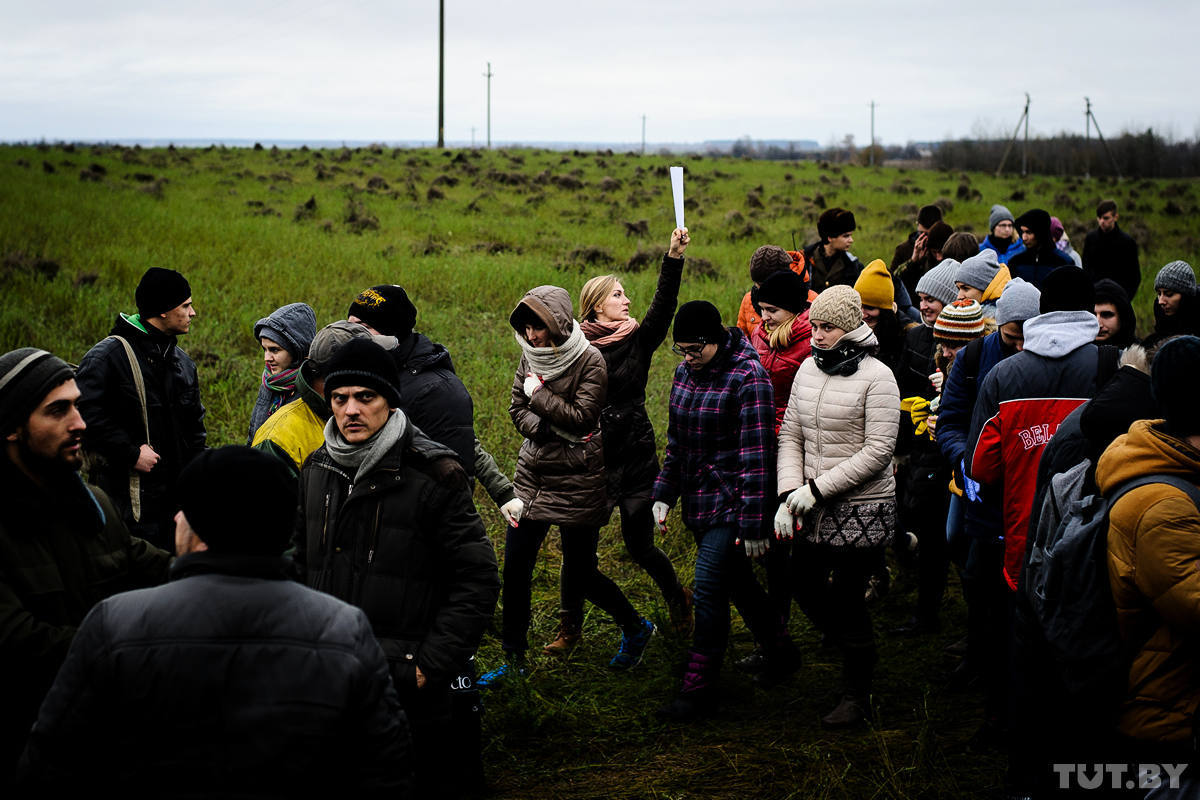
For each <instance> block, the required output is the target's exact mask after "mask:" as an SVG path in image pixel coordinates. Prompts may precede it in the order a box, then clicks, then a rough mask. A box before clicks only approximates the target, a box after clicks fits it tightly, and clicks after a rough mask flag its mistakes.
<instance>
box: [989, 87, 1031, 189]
mask: <svg viewBox="0 0 1200 800" xmlns="http://www.w3.org/2000/svg"><path fill="white" fill-rule="evenodd" d="M1022 122H1024V123H1025V152H1024V154H1023V155H1022V156H1021V175H1022V177H1024V175H1025V172H1026V168H1027V163H1028V162H1027V159H1028V157H1029V92H1026V93H1025V110H1024V111H1022V112H1021V118H1020V119H1018V120H1017V127H1016V128H1013V134H1012V138H1011V139H1009V140H1008V147H1005V148H1004V155H1002V156H1001V157H1000V166H998V167H996V177H997V178H999V177H1000V173H1001V172H1003V171H1004V162H1005V161H1008V154H1009V153H1011V152H1012V148H1013V145H1014V144H1015V143H1016V141H1017V134H1018V133H1020V132H1021V123H1022Z"/></svg>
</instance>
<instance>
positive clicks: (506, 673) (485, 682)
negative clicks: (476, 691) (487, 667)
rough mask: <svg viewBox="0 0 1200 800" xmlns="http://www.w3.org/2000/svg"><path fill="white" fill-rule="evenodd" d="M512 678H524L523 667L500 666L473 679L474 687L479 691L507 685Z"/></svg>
mask: <svg viewBox="0 0 1200 800" xmlns="http://www.w3.org/2000/svg"><path fill="white" fill-rule="evenodd" d="M513 677H522V678H523V677H525V668H524V667H514V666H512V665H511V664H501V665H500V666H498V667H496V668H495V669H494V670H491V671H490V672H485V673H483V674H482V675H480V676H479V677H478V678H476V679H475V685H476V686H477V687H479V688H480V689H490V688H493V687H496V686H500V685H501V684H504V683H507V682H508V681H510V680H511V679H512V678H513Z"/></svg>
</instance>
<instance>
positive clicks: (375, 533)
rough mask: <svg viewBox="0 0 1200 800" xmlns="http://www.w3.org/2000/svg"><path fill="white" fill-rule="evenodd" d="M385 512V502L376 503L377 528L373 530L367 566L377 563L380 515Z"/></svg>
mask: <svg viewBox="0 0 1200 800" xmlns="http://www.w3.org/2000/svg"><path fill="white" fill-rule="evenodd" d="M382 510H383V501H382V500H379V501H378V502H376V503H375V526H374V527H373V528H372V529H371V547H370V549H369V550H367V566H368V567H369V566H371V564H372V563H373V562H374V561H375V548H377V547H378V546H379V515H380V513H381V512H382Z"/></svg>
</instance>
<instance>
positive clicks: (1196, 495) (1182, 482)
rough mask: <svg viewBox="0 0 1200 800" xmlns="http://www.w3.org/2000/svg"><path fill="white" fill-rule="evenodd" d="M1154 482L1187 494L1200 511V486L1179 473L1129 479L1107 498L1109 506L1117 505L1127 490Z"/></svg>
mask: <svg viewBox="0 0 1200 800" xmlns="http://www.w3.org/2000/svg"><path fill="white" fill-rule="evenodd" d="M1152 483H1165V484H1167V485H1168V486H1173V487H1175V488H1176V489H1178V490H1179V491H1181V492H1183V493H1184V494H1186V495H1187V496H1188V499H1189V500H1191V501H1192V504H1193V505H1195V506H1196V509H1197V511H1200V486H1196V484H1194V483H1192V482H1191V481H1189V480H1186V479H1185V478H1181V477H1179V476H1178V475H1166V474H1157V475H1139V476H1138V477H1136V478H1131V479H1129V480H1128V481H1126V482H1125V483H1122V484H1121V485H1120V486H1118V487H1117V489H1116V491H1115V492H1113V495H1112V497H1109V498H1107V499H1108V507H1109V508H1112V507H1113V506H1114V505H1116V504H1117V501H1118V500H1120V499H1121V498H1122V497H1124V496H1125V494H1126V493H1127V492H1130V491H1132V490H1134V489H1137V488H1138V487H1140V486H1149V485H1150V484H1152Z"/></svg>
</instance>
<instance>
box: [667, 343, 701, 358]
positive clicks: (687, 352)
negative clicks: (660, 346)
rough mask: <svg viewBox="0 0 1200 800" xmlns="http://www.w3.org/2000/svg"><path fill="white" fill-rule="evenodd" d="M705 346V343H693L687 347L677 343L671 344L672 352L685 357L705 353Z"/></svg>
mask: <svg viewBox="0 0 1200 800" xmlns="http://www.w3.org/2000/svg"><path fill="white" fill-rule="evenodd" d="M705 346H706V345H703V344H692V345H688V346H687V347H680V346H679V345H677V344H676V345H672V346H671V352H672V353H674V354H675V355H677V356H682V357H684V358H699V357H700V356H701V354H703V353H704V348H705Z"/></svg>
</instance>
